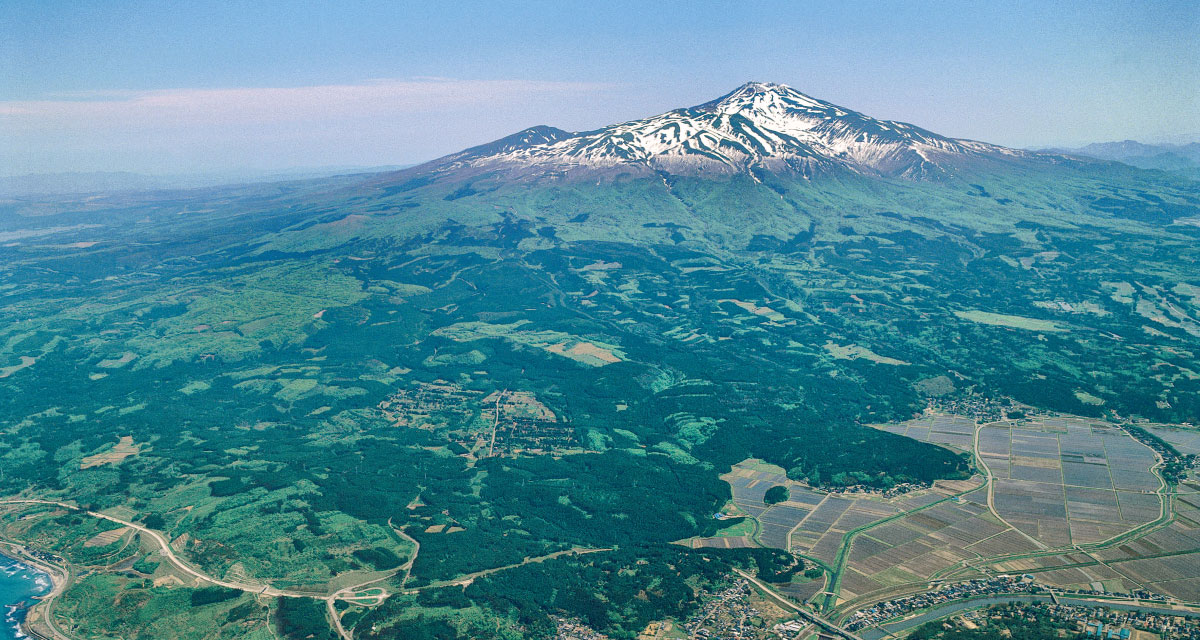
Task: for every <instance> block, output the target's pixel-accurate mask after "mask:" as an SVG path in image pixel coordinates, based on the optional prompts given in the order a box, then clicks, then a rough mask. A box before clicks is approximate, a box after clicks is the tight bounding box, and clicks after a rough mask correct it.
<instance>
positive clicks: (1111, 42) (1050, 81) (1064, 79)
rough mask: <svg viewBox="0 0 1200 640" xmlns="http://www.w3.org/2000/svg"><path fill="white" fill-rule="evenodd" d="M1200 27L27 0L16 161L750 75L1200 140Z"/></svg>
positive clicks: (924, 114)
mask: <svg viewBox="0 0 1200 640" xmlns="http://www.w3.org/2000/svg"><path fill="white" fill-rule="evenodd" d="M446 4H452V5H454V6H442V5H446ZM1197 43H1200V3H1197V2H1195V1H1181V2H1165V1H1164V2H1152V1H1143V2H1104V1H1095V2H1066V1H1055V2H1045V1H1039V2H1000V1H995V2H967V1H966V0H963V1H960V2H936V1H929V2H886V1H879V2H852V1H843V2H800V1H792V2H768V1H758V2H745V3H737V2H687V3H683V2H638V3H634V2H615V1H606V2H570V1H566V0H559V1H557V2H523V3H516V2H514V3H499V2H495V3H493V2H461V3H440V2H421V3H415V2H414V3H409V2H350V1H345V2H311V3H309V2H301V1H298V0H296V1H288V2H270V1H267V0H258V1H255V2H236V1H231V0H226V1H223V2H205V1H200V0H193V1H191V2H166V1H159V2H149V1H138V0H126V1H121V0H108V1H97V2H87V1H84V0H79V1H73V2H66V1H63V2H58V1H56V0H6V1H5V2H2V3H0V174H17V173H26V172H43V171H75V170H78V171H92V170H114V169H116V170H132V171H141V172H149V173H154V172H185V171H214V170H224V169H229V168H259V169H269V168H288V167H302V166H322V165H360V166H361V165H378V164H402V163H411V162H418V161H421V160H425V159H429V158H432V157H436V156H438V155H442V154H445V153H449V152H452V151H455V150H458V149H460V148H463V147H465V146H469V145H472V144H478V143H481V142H485V141H488V140H491V139H494V138H497V137H500V136H502V135H505V134H507V133H510V132H512V131H515V130H518V129H521V128H523V127H526V126H530V125H533V124H552V125H555V126H559V127H563V128H566V129H576V130H578V129H589V128H594V127H598V126H601V125H604V124H608V123H612V122H617V121H622V120H628V119H632V118H638V117H643V116H646V115H650V114H654V113H658V112H662V111H666V110H668V109H672V108H676V107H680V106H686V105H692V104H697V103H700V102H704V101H706V100H709V99H711V98H714V97H716V96H718V95H721V94H723V93H725V92H727V91H729V90H731V89H732V88H734V87H735V86H737V85H739V84H741V83H743V82H745V81H747V80H765V81H773V82H782V83H784V84H788V85H791V86H793V87H795V88H797V89H799V90H801V91H804V92H806V93H809V94H811V95H814V96H816V97H819V98H823V99H827V100H830V101H833V102H836V103H838V104H841V105H843V106H847V107H850V108H852V109H856V110H859V111H863V112H865V113H868V114H870V115H874V116H877V117H884V118H891V119H898V120H904V121H908V122H913V123H915V124H918V125H921V126H924V127H926V128H929V129H932V130H934V131H937V132H939V133H945V134H948V135H953V136H960V137H970V138H976V139H983V140H987V141H990V142H997V143H1000V144H1007V145H1012V146H1035V145H1059V144H1065V145H1073V144H1080V143H1086V142H1092V141H1107V140H1117V139H1125V138H1133V139H1140V140H1146V141H1162V140H1193V139H1198V138H1200V90H1198V89H1197V87H1200V45H1198V44H1197Z"/></svg>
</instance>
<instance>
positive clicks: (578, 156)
mask: <svg viewBox="0 0 1200 640" xmlns="http://www.w3.org/2000/svg"><path fill="white" fill-rule="evenodd" d="M1031 157H1033V154H1029V153H1027V152H1023V151H1017V150H1014V149H1008V148H1005V147H1000V146H996V145H991V144H985V143H981V142H975V141H970V140H960V139H954V138H948V137H945V136H941V135H938V134H936V133H933V132H930V131H926V130H924V129H921V128H920V127H916V126H913V125H911V124H906V123H903V122H894V121H890V120H878V119H875V118H872V117H870V116H867V115H864V114H862V113H859V112H857V111H853V110H850V109H846V108H844V107H840V106H838V105H835V104H832V103H829V102H825V101H824V100H819V99H817V98H813V97H811V96H808V95H805V94H803V93H801V92H799V91H796V90H795V89H792V88H790V87H787V86H785V85H781V84H772V83H766V82H748V83H746V84H744V85H742V86H740V87H738V88H737V89H735V90H733V91H732V92H730V93H728V94H726V95H724V96H722V97H720V98H717V99H716V100H712V101H710V102H706V103H704V104H700V105H697V106H694V107H688V108H684V109H676V110H674V111H670V112H667V113H664V114H661V115H657V116H652V117H649V118H645V119H642V120H634V121H631V122H625V123H621V124H615V125H611V126H608V127H604V128H602V129H597V130H595V131H587V132H581V133H568V132H565V131H562V130H560V129H554V128H552V127H545V126H542V127H534V128H531V129H527V130H525V131H522V132H520V133H517V134H513V135H511V136H508V137H506V138H502V139H501V140H498V141H496V142H493V143H490V144H486V145H482V146H479V147H475V148H472V149H468V150H466V151H464V152H461V153H458V154H455V155H452V156H447V157H446V158H443V159H441V160H438V161H435V162H434V163H433V165H434V167H436V168H437V169H440V170H463V169H467V170H471V169H474V170H477V171H487V172H491V171H500V172H503V173H506V174H510V175H511V174H514V173H515V174H517V175H521V176H527V177H532V176H538V175H553V176H564V175H565V176H570V175H573V174H576V175H578V174H582V175H586V176H593V175H596V174H613V173H620V174H633V175H637V174H640V173H647V172H651V173H652V172H658V173H662V172H665V173H668V174H678V175H702V174H704V175H710V174H732V173H744V172H752V171H753V170H756V169H762V170H767V171H772V172H782V173H790V174H799V175H803V176H813V175H817V174H822V173H828V172H834V171H839V170H849V171H853V172H855V173H859V174H865V175H876V176H888V177H898V178H908V179H939V178H946V177H951V176H954V175H956V174H957V173H958V171H959V170H961V169H963V168H965V167H967V166H971V165H974V164H977V163H979V162H981V161H983V162H988V161H1005V162H1007V161H1012V160H1015V159H1026V158H1031ZM427 168H428V165H427Z"/></svg>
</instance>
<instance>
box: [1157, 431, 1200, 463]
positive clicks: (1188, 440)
mask: <svg viewBox="0 0 1200 640" xmlns="http://www.w3.org/2000/svg"><path fill="white" fill-rule="evenodd" d="M1146 430H1147V431H1149V432H1150V433H1153V434H1154V435H1156V436H1158V437H1159V438H1162V439H1163V440H1164V441H1166V442H1167V443H1169V444H1170V445H1171V446H1173V447H1175V449H1176V450H1177V451H1179V453H1182V454H1183V455H1185V456H1186V455H1193V454H1200V431H1197V430H1195V429H1180V428H1178V427H1168V426H1164V425H1155V426H1152V427H1146Z"/></svg>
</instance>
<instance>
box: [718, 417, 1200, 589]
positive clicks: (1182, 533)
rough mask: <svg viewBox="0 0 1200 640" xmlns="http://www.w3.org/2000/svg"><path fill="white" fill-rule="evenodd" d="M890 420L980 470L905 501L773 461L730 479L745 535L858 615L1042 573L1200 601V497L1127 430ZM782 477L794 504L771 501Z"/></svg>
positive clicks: (1080, 584) (748, 465)
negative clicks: (817, 580)
mask: <svg viewBox="0 0 1200 640" xmlns="http://www.w3.org/2000/svg"><path fill="white" fill-rule="evenodd" d="M876 427H877V428H879V429H882V430H885V431H888V432H891V433H894V434H897V435H902V436H906V437H910V438H914V439H916V440H920V441H922V442H927V443H932V444H937V445H939V446H943V447H946V448H949V449H952V450H956V451H960V452H963V453H969V454H972V455H974V456H975V459H976V461H977V471H978V472H979V473H977V474H976V475H975V476H973V477H972V478H970V479H969V480H960V481H946V480H942V481H938V482H937V483H935V484H934V485H933V486H931V487H929V488H926V489H923V490H917V491H913V492H909V493H905V494H901V495H898V496H892V497H885V496H884V495H883V494H879V493H831V492H826V491H820V490H817V489H814V488H812V487H810V486H808V485H807V484H805V483H803V482H796V481H793V480H791V479H789V478H788V477H787V476H786V475H785V473H784V470H783V469H782V468H780V467H777V466H774V465H770V464H767V463H764V462H762V461H759V460H746V461H743V462H742V463H740V464H738V465H736V466H735V467H734V468H733V470H732V471H731V472H730V473H728V474H726V475H725V476H722V477H723V479H725V480H726V481H727V482H728V483H729V485H730V487H731V489H732V494H733V504H734V505H735V506H736V509H737V511H738V512H740V513H742V514H745V515H746V516H749V517H751V518H753V519H754V520H755V521H756V523H757V530H756V532H755V533H754V534H753V535H752V536H744V537H746V538H749V539H752V542H754V543H757V544H759V545H762V546H767V547H775V548H780V549H788V550H790V551H792V552H793V553H797V554H800V555H801V556H803V557H805V558H808V559H810V560H812V561H815V562H816V563H817V564H818V565H819V566H822V567H824V568H826V569H827V571H828V573H829V574H830V576H831V579H830V580H829V582H828V584H827V585H826V587H825V588H824V591H819V592H818V591H816V590H815V589H810V591H809V593H810V594H811V595H810V598H813V599H816V600H818V601H819V600H821V599H822V598H824V599H825V602H826V604H827V606H835V607H836V611H841V612H849V611H852V610H854V609H857V608H860V607H862V606H866V605H868V604H870V603H873V602H877V601H880V600H884V599H888V598H892V597H896V596H897V595H900V594H903V593H907V592H913V591H919V590H922V589H926V588H928V586H929V585H930V584H931V583H933V582H935V581H939V580H948V581H954V580H962V579H967V578H975V577H982V576H985V575H995V574H998V573H1029V574H1033V575H1035V576H1036V578H1037V580H1038V581H1039V582H1041V583H1044V584H1048V585H1051V586H1055V587H1060V588H1069V589H1084V590H1096V591H1110V592H1126V591H1132V590H1135V589H1145V590H1149V591H1155V592H1159V593H1163V594H1166V595H1168V596H1171V597H1175V598H1179V599H1182V600H1188V601H1200V581H1197V580H1195V578H1194V576H1196V575H1200V492H1197V491H1196V490H1195V489H1196V487H1194V486H1192V485H1190V484H1188V483H1187V482H1186V481H1185V483H1184V484H1183V485H1181V486H1180V487H1179V489H1178V491H1177V492H1176V493H1175V495H1172V494H1171V493H1169V491H1170V490H1169V488H1168V487H1167V485H1166V484H1165V483H1164V482H1163V481H1162V480H1161V478H1160V476H1159V475H1158V474H1157V473H1156V472H1155V470H1156V468H1157V467H1156V465H1158V463H1159V459H1158V457H1157V456H1156V454H1155V453H1154V451H1152V450H1151V449H1150V448H1149V447H1148V446H1146V445H1144V444H1142V443H1141V442H1139V441H1138V440H1136V439H1134V438H1133V437H1132V436H1130V435H1129V434H1128V433H1126V432H1125V431H1124V430H1123V429H1121V428H1119V427H1118V426H1117V425H1114V424H1111V423H1107V422H1105V421H1103V420H1099V419H1092V418H1082V417H1076V416H1041V417H1035V418H1028V419H1022V420H1004V421H998V422H992V423H987V424H978V423H977V422H976V421H975V420H974V419H972V418H969V417H965V416H956V415H946V414H938V413H932V412H931V413H927V414H925V415H924V416H922V417H920V418H919V419H915V420H911V421H907V422H902V423H890V424H885V425H876ZM1152 432H1153V433H1155V435H1158V436H1159V437H1160V438H1163V439H1164V440H1166V441H1168V442H1170V443H1172V445H1173V446H1175V447H1177V448H1178V449H1179V450H1180V451H1181V452H1182V453H1184V454H1185V455H1186V454H1188V453H1193V452H1195V451H1197V450H1198V449H1200V433H1198V432H1196V431H1191V430H1186V429H1178V428H1172V427H1167V426H1156V427H1154V428H1153V431H1152ZM989 472H990V478H991V479H990V482H989V480H988V476H989ZM777 485H782V486H786V487H787V488H788V499H787V500H786V501H784V502H780V503H777V504H766V503H765V501H764V496H765V494H766V491H767V490H768V489H770V488H771V487H774V486H777ZM714 546H715V545H714Z"/></svg>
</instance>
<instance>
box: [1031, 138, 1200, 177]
mask: <svg viewBox="0 0 1200 640" xmlns="http://www.w3.org/2000/svg"><path fill="white" fill-rule="evenodd" d="M1044 151H1046V152H1051V153H1066V154H1070V155H1077V156H1086V157H1089V158H1097V159H1100V160H1113V161H1116V162H1123V163H1125V164H1127V165H1130V166H1134V167H1139V168H1142V169H1159V170H1162V171H1172V172H1175V173H1179V174H1182V175H1187V176H1190V177H1194V178H1200V142H1192V143H1188V144H1145V143H1142V142H1136V141H1134V140H1124V141H1121V142H1096V143H1092V144H1089V145H1087V146H1084V147H1077V148H1073V149H1067V148H1057V149H1045V150H1044Z"/></svg>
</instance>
